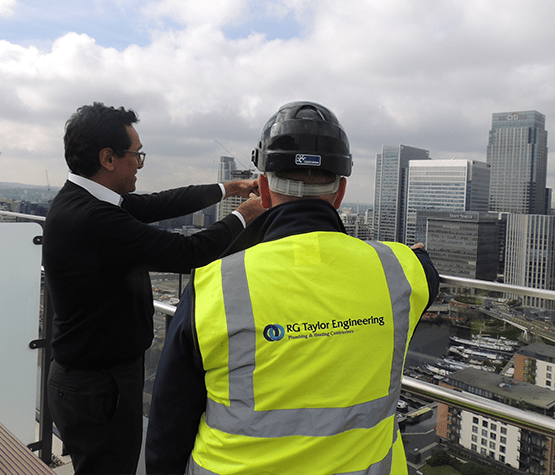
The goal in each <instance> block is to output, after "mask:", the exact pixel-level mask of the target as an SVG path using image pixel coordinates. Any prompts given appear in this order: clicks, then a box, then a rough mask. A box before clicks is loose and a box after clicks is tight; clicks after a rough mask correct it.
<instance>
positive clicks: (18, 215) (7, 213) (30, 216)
mask: <svg viewBox="0 0 555 475" xmlns="http://www.w3.org/2000/svg"><path fill="white" fill-rule="evenodd" d="M0 215H2V216H13V217H14V218H24V219H28V220H30V221H45V220H46V218H45V217H44V216H36V215H34V214H23V213H15V212H14V211H0Z"/></svg>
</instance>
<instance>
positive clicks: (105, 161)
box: [98, 148, 114, 171]
mask: <svg viewBox="0 0 555 475" xmlns="http://www.w3.org/2000/svg"><path fill="white" fill-rule="evenodd" d="M98 160H99V162H100V166H101V167H103V168H105V169H106V170H109V171H113V170H114V151H113V150H112V149H111V148H103V149H102V150H101V151H100V152H99V154H98Z"/></svg>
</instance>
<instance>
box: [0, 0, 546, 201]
mask: <svg viewBox="0 0 555 475" xmlns="http://www.w3.org/2000/svg"><path fill="white" fill-rule="evenodd" d="M0 2H2V0H0ZM100 3H101V4H102V2H100ZM2 5H4V3H0V11H2V10H1V9H2ZM12 5H15V4H14V3H12ZM72 5H73V3H72ZM106 5H107V4H106ZM118 5H119V8H120V9H125V8H131V7H129V6H127V7H126V5H128V3H127V1H126V0H123V1H121V2H119V3H118ZM140 5H143V6H144V9H143V10H140V8H141V7H140ZM58 8H62V6H61V5H58ZM97 8H98V5H97ZM134 8H136V11H142V12H143V14H144V17H143V18H141V19H140V21H141V22H144V23H141V27H142V28H144V30H145V31H149V32H150V35H151V36H150V40H149V42H148V44H146V45H145V46H137V45H136V44H135V45H134V44H132V43H133V41H130V42H129V44H128V45H127V46H125V47H118V49H115V48H107V47H104V46H102V45H101V44H100V43H99V42H98V41H97V39H96V38H95V34H94V29H92V30H90V29H89V30H85V29H84V27H81V26H80V25H79V24H78V23H75V24H73V25H71V28H69V30H67V29H65V30H60V34H58V35H57V36H56V38H57V39H56V41H54V42H53V43H51V44H50V45H49V46H48V48H44V47H43V46H41V47H37V46H30V45H29V44H28V43H26V44H23V46H22V45H19V44H15V43H14V42H9V41H5V40H4V41H1V40H0V77H2V81H1V82H0V121H1V122H2V124H3V128H4V127H5V130H10V131H11V132H10V135H9V136H8V135H6V134H4V135H2V134H0V150H3V151H4V153H3V154H2V160H3V164H2V168H1V169H0V172H3V173H2V174H1V175H0V180H2V181H4V180H5V179H6V177H5V176H3V175H5V174H6V173H8V170H9V172H10V173H13V174H14V175H12V176H11V177H9V178H11V179H12V181H22V180H23V181H24V177H21V176H19V177H18V176H15V174H17V169H18V167H17V166H13V167H8V165H7V161H8V160H12V159H13V160H17V159H18V157H20V159H21V160H23V159H24V160H25V163H26V164H32V163H33V161H32V160H33V156H34V157H35V159H36V163H37V167H39V168H40V170H43V168H44V167H43V164H42V163H41V160H43V159H45V155H47V156H48V157H46V158H48V159H49V160H52V162H51V163H52V164H51V165H49V167H53V166H55V164H56V163H57V164H58V167H59V169H60V172H59V173H58V174H56V173H55V172H54V171H53V170H52V171H50V168H49V174H50V175H51V181H52V182H53V185H54V180H55V177H56V176H63V173H62V171H63V170H64V169H65V163H64V162H63V158H62V156H61V154H60V143H61V138H62V134H63V124H64V122H65V120H66V119H67V118H68V117H69V115H70V114H71V113H72V112H74V111H75V109H76V108H77V107H79V106H80V105H82V104H85V103H91V102H93V101H103V102H105V103H107V104H111V105H115V106H119V105H124V106H126V107H130V108H133V109H135V110H137V111H138V113H139V115H140V117H141V122H140V124H139V125H138V130H139V133H140V134H141V139H142V141H143V143H144V144H145V149H146V150H147V151H148V152H149V159H148V160H149V161H148V164H147V166H146V167H145V168H144V169H143V170H142V171H141V174H140V181H139V188H140V189H146V190H155V189H159V188H161V187H168V186H174V185H176V184H181V183H184V181H186V180H191V181H190V182H198V181H203V182H205V181H211V180H214V179H215V178H216V170H217V161H218V159H219V155H221V154H223V153H224V151H223V150H222V149H221V148H220V147H219V146H218V145H217V143H215V140H220V141H221V142H222V143H223V144H224V145H225V147H226V148H228V149H230V150H231V151H232V152H233V153H234V154H236V155H237V158H239V159H240V160H241V161H243V162H246V164H248V162H249V156H250V150H251V148H252V146H253V145H254V143H255V142H256V140H257V138H258V133H259V131H260V128H261V127H262V125H263V124H264V122H265V121H266V120H267V118H268V117H269V116H270V115H271V114H272V113H273V112H274V111H275V110H276V109H277V107H279V106H280V105H282V104H283V103H285V102H289V101H291V100H300V99H306V100H313V101H317V102H321V103H323V104H325V105H327V106H329V107H330V108H331V109H333V110H334V111H335V112H336V113H337V115H338V117H339V119H340V121H341V122H342V123H343V125H344V126H345V128H346V130H347V133H348V134H349V137H350V139H351V144H352V147H353V153H354V157H355V169H354V174H353V177H352V178H351V179H350V185H349V190H350V191H348V193H347V199H351V200H354V199H359V200H360V201H366V202H370V201H372V198H373V196H372V191H371V190H372V187H373V164H374V158H375V154H376V153H377V152H379V151H380V149H381V145H382V144H393V145H395V144H399V143H406V144H409V145H414V146H418V147H423V148H427V149H429V150H430V152H431V155H432V156H433V157H434V158H450V157H452V156H455V155H456V156H459V157H463V156H466V157H471V158H477V159H481V160H485V151H486V145H487V138H488V131H489V128H490V125H491V114H492V113H493V112H501V111H509V110H529V109H536V110H538V111H540V112H542V113H544V114H546V116H547V129H548V131H549V132H550V139H551V137H552V136H555V126H553V124H555V120H554V119H555V84H554V82H553V77H555V74H554V73H555V70H554V69H555V66H554V64H555V53H554V52H553V51H552V48H551V45H552V44H553V43H554V40H555V32H554V31H553V29H552V28H551V25H550V24H549V22H550V19H551V18H553V17H554V16H555V3H553V2H545V1H544V0H530V1H528V2H526V3H525V4H523V3H522V2H517V1H516V0H505V1H503V2H501V1H499V0H465V1H463V0H453V1H451V2H441V1H438V0H419V1H414V0H390V1H388V2H369V1H367V0H350V1H349V2H344V1H341V0H325V1H316V0H272V1H267V2H254V0H250V1H249V0H212V1H207V2H193V1H177V0H163V1H160V2H150V3H145V2H143V3H141V4H139V6H137V7H134ZM134 11H135V10H134ZM110 14H114V11H112V10H111V11H110ZM81 16H84V14H83V12H81ZM268 18H270V19H271V18H274V19H277V20H280V21H289V19H291V18H294V19H295V21H296V22H297V23H298V25H299V28H300V33H299V34H298V35H296V36H294V37H283V38H285V39H274V40H271V39H268V37H267V36H265V32H264V31H260V28H258V27H257V25H263V24H264V23H263V22H262V19H268ZM126 19H127V18H126V17H125V16H122V17H121V18H118V19H114V18H112V19H111V23H110V28H113V25H117V24H118V23H120V22H121V23H122V29H125V28H129V25H126V24H125V23H124V22H125V20H126ZM284 19H285V20H284ZM259 20H260V21H259ZM96 21H98V19H97V20H96ZM129 21H133V22H135V21H137V19H136V18H135V17H133V18H132V19H129ZM231 24H235V25H239V24H244V25H247V29H246V30H245V31H244V34H243V35H236V34H234V36H233V38H230V37H229V36H227V34H226V31H227V30H226V28H227V26H229V25H231ZM277 24H278V25H279V23H277ZM89 25H90V24H89ZM253 25H254V26H253ZM1 27H2V25H1V24H0V28H1ZM66 27H67V25H64V28H66ZM68 31H70V32H69V33H68ZM84 31H87V34H85V33H84ZM33 34H34V33H33ZM115 34H116V36H118V37H120V36H121V35H120V34H119V31H116V32H115ZM278 38H279V36H278ZM14 137H15V138H14ZM25 144H27V145H25ZM553 147H554V146H551V149H553ZM41 150H42V151H43V153H41ZM8 152H9V153H8ZM33 154H34V155H33ZM55 154H58V155H55ZM26 166H27V165H26ZM551 167H553V165H551ZM43 174H44V172H43V171H42V172H41V173H37V176H40V177H41V179H42V175H43ZM31 175H32V174H31V173H27V176H31ZM39 184H42V181H39Z"/></svg>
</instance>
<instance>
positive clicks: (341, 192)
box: [333, 176, 347, 209]
mask: <svg viewBox="0 0 555 475" xmlns="http://www.w3.org/2000/svg"><path fill="white" fill-rule="evenodd" d="M346 188H347V179H346V178H345V177H344V176H343V177H341V181H340V182H339V190H337V195H336V196H335V200H334V202H333V206H334V208H335V209H339V207H340V206H341V202H342V201H343V197H344V196H345V189H346Z"/></svg>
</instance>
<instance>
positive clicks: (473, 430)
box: [472, 426, 478, 434]
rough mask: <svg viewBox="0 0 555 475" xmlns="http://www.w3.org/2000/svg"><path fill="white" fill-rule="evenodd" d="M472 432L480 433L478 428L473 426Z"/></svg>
mask: <svg viewBox="0 0 555 475" xmlns="http://www.w3.org/2000/svg"><path fill="white" fill-rule="evenodd" d="M472 432H474V433H475V434H477V433H478V426H472Z"/></svg>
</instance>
